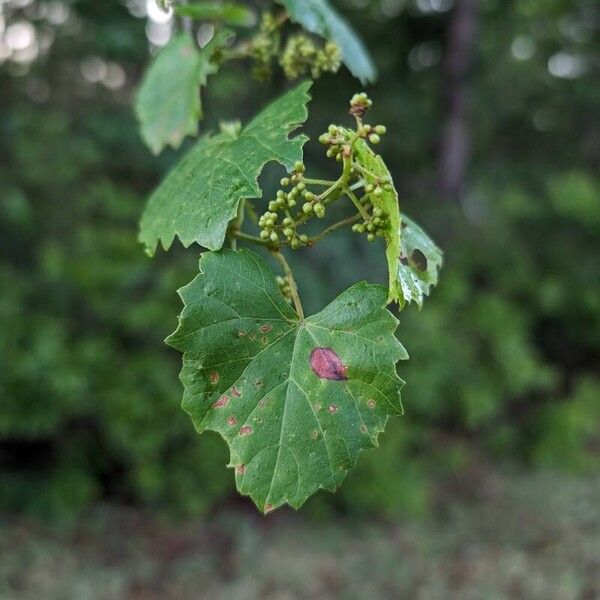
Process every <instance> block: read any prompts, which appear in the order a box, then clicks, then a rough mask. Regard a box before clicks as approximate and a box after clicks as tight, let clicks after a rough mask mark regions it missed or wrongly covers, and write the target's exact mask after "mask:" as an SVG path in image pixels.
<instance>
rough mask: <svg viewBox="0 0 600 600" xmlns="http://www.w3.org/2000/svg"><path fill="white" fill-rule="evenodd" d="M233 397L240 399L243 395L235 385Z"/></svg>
mask: <svg viewBox="0 0 600 600" xmlns="http://www.w3.org/2000/svg"><path fill="white" fill-rule="evenodd" d="M231 395H232V396H235V397H236V398H239V397H240V396H241V395H242V392H240V390H238V389H237V388H236V387H235V385H234V386H233V387H232V388H231Z"/></svg>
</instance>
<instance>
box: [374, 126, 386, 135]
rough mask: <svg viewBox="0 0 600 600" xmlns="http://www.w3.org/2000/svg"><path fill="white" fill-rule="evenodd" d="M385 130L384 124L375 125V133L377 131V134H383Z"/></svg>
mask: <svg viewBox="0 0 600 600" xmlns="http://www.w3.org/2000/svg"><path fill="white" fill-rule="evenodd" d="M386 131H387V128H386V126H385V125H377V126H376V127H375V133H378V134H379V135H384V134H385V133H386Z"/></svg>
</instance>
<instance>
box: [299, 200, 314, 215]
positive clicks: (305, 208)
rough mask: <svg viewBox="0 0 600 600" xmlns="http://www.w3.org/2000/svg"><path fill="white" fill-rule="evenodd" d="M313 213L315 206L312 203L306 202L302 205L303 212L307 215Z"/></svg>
mask: <svg viewBox="0 0 600 600" xmlns="http://www.w3.org/2000/svg"><path fill="white" fill-rule="evenodd" d="M312 211H313V205H312V204H311V203H310V202H305V203H304V204H303V205H302V212H303V213H304V214H305V215H307V214H309V213H311V212H312Z"/></svg>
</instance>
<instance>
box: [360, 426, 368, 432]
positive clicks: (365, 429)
mask: <svg viewBox="0 0 600 600" xmlns="http://www.w3.org/2000/svg"><path fill="white" fill-rule="evenodd" d="M360 430H361V431H362V432H363V433H367V428H366V426H365V425H361V426H360Z"/></svg>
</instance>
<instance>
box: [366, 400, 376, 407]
mask: <svg viewBox="0 0 600 600" xmlns="http://www.w3.org/2000/svg"><path fill="white" fill-rule="evenodd" d="M367 406H368V407H369V408H375V407H376V406H377V402H375V400H373V398H369V399H368V400H367Z"/></svg>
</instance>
